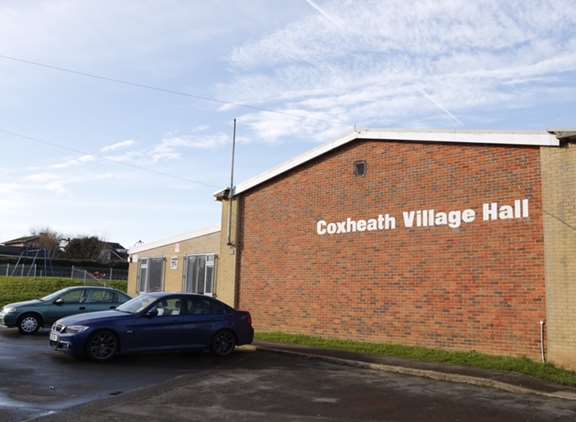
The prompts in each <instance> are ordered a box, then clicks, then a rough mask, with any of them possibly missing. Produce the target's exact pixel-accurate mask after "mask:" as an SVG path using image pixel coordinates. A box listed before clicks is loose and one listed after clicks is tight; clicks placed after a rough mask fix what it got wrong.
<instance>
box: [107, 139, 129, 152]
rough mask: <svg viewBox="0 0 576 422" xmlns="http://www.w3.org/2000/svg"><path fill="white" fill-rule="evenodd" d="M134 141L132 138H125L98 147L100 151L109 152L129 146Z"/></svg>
mask: <svg viewBox="0 0 576 422" xmlns="http://www.w3.org/2000/svg"><path fill="white" fill-rule="evenodd" d="M135 143H136V141H134V140H132V139H127V140H125V141H120V142H115V143H113V144H110V145H106V146H104V147H102V148H100V152H111V151H117V150H119V149H125V148H129V147H131V146H132V145H134V144H135Z"/></svg>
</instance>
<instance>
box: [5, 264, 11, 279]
mask: <svg viewBox="0 0 576 422" xmlns="http://www.w3.org/2000/svg"><path fill="white" fill-rule="evenodd" d="M9 275H10V263H8V264H7V265H6V277H8V276H9Z"/></svg>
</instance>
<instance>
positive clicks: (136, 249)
mask: <svg viewBox="0 0 576 422" xmlns="http://www.w3.org/2000/svg"><path fill="white" fill-rule="evenodd" d="M219 231H220V226H218V227H209V228H205V229H201V230H196V231H193V232H188V233H181V234H178V235H176V236H172V237H169V238H166V239H162V240H156V241H153V242H148V243H142V244H140V245H137V246H133V247H132V248H130V249H129V250H128V255H134V254H135V253H140V252H145V251H149V250H151V249H156V248H161V247H163V246H168V245H173V244H175V243H178V242H183V241H185V240H191V239H195V238H197V237H202V236H207V235H209V234H213V233H217V232H219Z"/></svg>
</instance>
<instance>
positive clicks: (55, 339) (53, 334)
mask: <svg viewBox="0 0 576 422" xmlns="http://www.w3.org/2000/svg"><path fill="white" fill-rule="evenodd" d="M50 341H58V334H56V333H50Z"/></svg>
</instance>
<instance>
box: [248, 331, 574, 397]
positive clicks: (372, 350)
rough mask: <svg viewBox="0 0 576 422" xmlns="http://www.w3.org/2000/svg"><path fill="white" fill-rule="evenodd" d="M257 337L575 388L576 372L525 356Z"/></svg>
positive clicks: (282, 335)
mask: <svg viewBox="0 0 576 422" xmlns="http://www.w3.org/2000/svg"><path fill="white" fill-rule="evenodd" d="M256 340H260V341H267V342H272V343H283V344H296V345H302V346H309V347H316V348H321V349H329V350H342V351H347V352H357V353H369V354H373V355H378V356H390V357H397V358H405V359H413V360H418V361H423V362H436V363H445V364H450V365H460V366H468V367H473V368H482V369H493V370H498V371H507V372H515V373H519V374H524V375H530V376H532V377H534V378H538V379H541V380H544V381H551V382H554V383H557V384H562V385H568V386H572V387H576V373H574V372H571V371H567V370H565V369H562V368H558V367H557V366H554V365H552V364H549V363H546V364H544V363H540V362H535V361H533V360H530V359H528V358H513V357H506V356H491V355H485V354H482V353H478V352H447V351H444V350H438V349H428V348H425V347H412V346H401V345H397V344H374V343H362V342H355V341H347V340H331V339H325V338H321V337H311V336H304V335H295V334H285V333H276V332H273V333H257V334H256Z"/></svg>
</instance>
